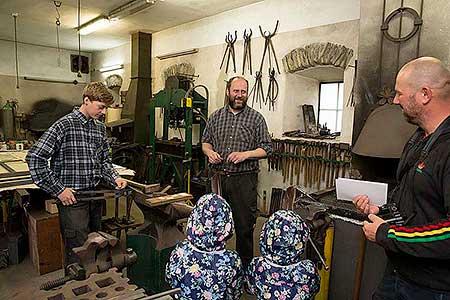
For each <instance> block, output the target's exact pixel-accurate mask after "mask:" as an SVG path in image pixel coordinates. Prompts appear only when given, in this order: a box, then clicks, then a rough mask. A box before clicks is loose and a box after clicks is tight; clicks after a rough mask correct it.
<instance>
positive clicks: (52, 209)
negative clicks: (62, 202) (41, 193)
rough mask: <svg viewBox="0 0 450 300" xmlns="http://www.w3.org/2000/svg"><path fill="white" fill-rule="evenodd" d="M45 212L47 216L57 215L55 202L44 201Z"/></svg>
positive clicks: (52, 200) (51, 200)
mask: <svg viewBox="0 0 450 300" xmlns="http://www.w3.org/2000/svg"><path fill="white" fill-rule="evenodd" d="M45 210H46V211H47V212H48V213H49V214H57V213H58V206H57V205H56V200H54V199H50V200H45Z"/></svg>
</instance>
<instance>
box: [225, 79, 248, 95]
mask: <svg viewBox="0 0 450 300" xmlns="http://www.w3.org/2000/svg"><path fill="white" fill-rule="evenodd" d="M235 79H242V80H244V81H245V82H246V83H247V92H248V80H247V79H245V78H244V77H242V76H233V77H231V78H230V79H228V81H227V90H230V87H231V83H233V81H234V80H235Z"/></svg>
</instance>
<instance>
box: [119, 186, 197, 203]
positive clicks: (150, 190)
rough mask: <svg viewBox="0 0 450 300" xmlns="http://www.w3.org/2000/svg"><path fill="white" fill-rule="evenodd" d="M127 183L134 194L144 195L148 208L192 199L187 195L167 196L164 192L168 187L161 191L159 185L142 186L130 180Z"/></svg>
mask: <svg viewBox="0 0 450 300" xmlns="http://www.w3.org/2000/svg"><path fill="white" fill-rule="evenodd" d="M127 182H128V186H130V187H131V188H132V189H133V190H134V191H135V192H137V193H139V194H141V195H143V194H144V195H146V199H145V204H146V205H148V206H150V207H156V206H161V205H165V204H170V203H174V202H186V201H189V200H192V199H193V198H194V197H192V195H191V194H188V193H177V194H173V195H167V194H166V192H167V191H168V190H169V189H170V188H171V186H170V185H169V186H166V187H165V188H163V189H162V188H161V186H160V184H159V183H155V184H142V183H138V182H135V181H131V180H127Z"/></svg>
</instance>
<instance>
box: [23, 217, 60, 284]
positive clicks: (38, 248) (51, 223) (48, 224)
mask: <svg viewBox="0 0 450 300" xmlns="http://www.w3.org/2000/svg"><path fill="white" fill-rule="evenodd" d="M28 242H29V248H30V256H31V261H32V262H33V265H34V267H35V269H36V270H37V271H38V272H39V274H40V275H42V274H46V273H49V272H52V271H56V270H58V269H60V268H61V267H62V265H63V264H62V261H63V258H62V257H63V250H62V244H63V243H62V240H61V233H60V229H59V217H58V215H57V214H53V215H52V214H49V213H47V212H45V211H30V212H29V215H28Z"/></svg>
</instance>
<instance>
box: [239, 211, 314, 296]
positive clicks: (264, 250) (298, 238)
mask: <svg viewBox="0 0 450 300" xmlns="http://www.w3.org/2000/svg"><path fill="white" fill-rule="evenodd" d="M308 238H309V228H308V226H307V225H306V223H305V222H304V221H303V220H302V218H301V217H300V216H299V215H297V214H296V213H294V212H293V211H288V210H279V211H277V212H275V213H274V214H273V215H272V216H270V218H269V219H268V220H267V221H266V223H265V224H264V227H263V229H262V232H261V237H260V241H259V247H260V250H261V255H262V256H260V257H255V258H253V260H252V262H251V263H250V265H249V270H248V274H247V275H246V282H247V284H246V288H247V289H248V292H249V293H250V294H253V295H257V298H258V299H264V300H267V299H273V300H275V299H277V300H280V299H281V300H288V299H289V300H306V299H313V298H314V295H315V294H316V293H317V292H318V291H319V287H320V277H319V275H318V273H317V269H316V266H315V265H314V263H313V262H312V261H310V260H308V259H302V258H301V257H300V256H301V254H302V253H303V251H304V248H305V245H306V242H307V241H308Z"/></svg>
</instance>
